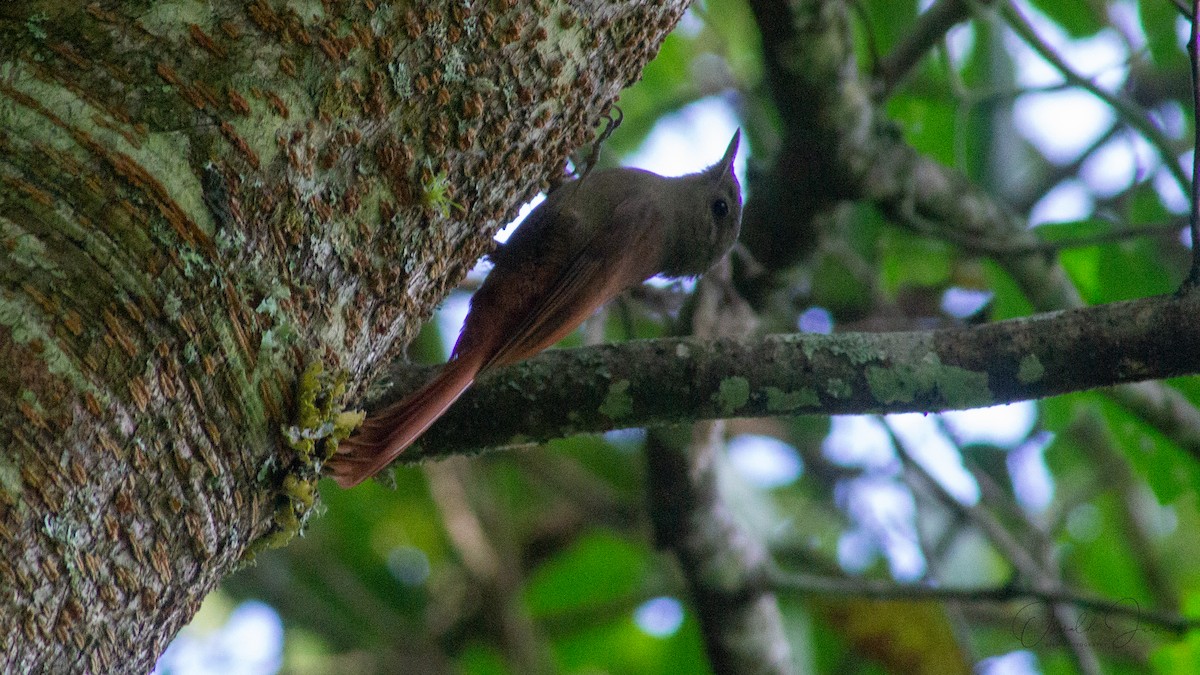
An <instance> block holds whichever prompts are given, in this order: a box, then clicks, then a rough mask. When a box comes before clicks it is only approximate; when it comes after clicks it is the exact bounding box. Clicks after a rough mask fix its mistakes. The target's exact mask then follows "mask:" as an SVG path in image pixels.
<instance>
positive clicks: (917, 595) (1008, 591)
mask: <svg viewBox="0 0 1200 675" xmlns="http://www.w3.org/2000/svg"><path fill="white" fill-rule="evenodd" d="M768 579H769V581H770V584H771V586H772V587H773V588H775V589H776V590H778V591H792V592H799V593H812V594H817V595H837V596H852V597H858V598H865V599H868V600H914V601H918V600H935V601H938V602H948V601H959V602H967V603H1003V602H1013V601H1018V600H1030V601H1036V602H1041V603H1046V604H1066V605H1073V606H1074V607H1077V608H1079V609H1081V610H1088V611H1092V612H1098V613H1102V614H1111V615H1114V616H1124V617H1128V618H1131V619H1134V620H1135V621H1139V622H1145V623H1146V624H1150V625H1154V626H1158V627H1161V628H1163V629H1164V630H1168V631H1170V632H1172V633H1174V634H1176V635H1181V634H1183V633H1186V632H1188V631H1193V630H1200V618H1192V617H1186V616H1181V615H1179V614H1176V613H1174V612H1164V611H1158V610H1152V609H1145V608H1143V607H1141V606H1140V605H1139V604H1138V602H1137V601H1136V600H1134V599H1132V598H1124V599H1121V600H1113V599H1110V598H1098V597H1094V596H1089V595H1083V594H1081V593H1077V592H1075V591H1072V590H1071V589H1068V588H1064V587H1058V588H1030V587H1027V586H1017V585H1014V584H1005V585H1003V586H979V587H975V588H962V587H950V586H945V587H938V586H916V585H907V586H906V585H902V584H894V583H890V582H884V581H874V580H870V579H845V578H837V577H822V576H815V575H810V574H802V573H794V572H785V571H781V570H773V571H772V572H771V574H770V575H769V577H768Z"/></svg>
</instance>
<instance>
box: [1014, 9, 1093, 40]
mask: <svg viewBox="0 0 1200 675" xmlns="http://www.w3.org/2000/svg"><path fill="white" fill-rule="evenodd" d="M1031 4H1032V5H1033V6H1034V7H1036V8H1037V10H1038V11H1039V12H1041V13H1042V14H1044V15H1046V18H1048V19H1050V20H1051V21H1053V22H1054V23H1056V24H1058V25H1059V27H1060V28H1062V29H1063V30H1065V31H1067V34H1068V35H1070V36H1071V37H1073V38H1081V37H1090V36H1092V35H1095V34H1096V33H1099V32H1100V29H1101V28H1104V26H1105V25H1106V24H1107V22H1106V20H1105V18H1104V17H1103V16H1101V15H1100V13H1099V10H1098V9H1097V8H1096V6H1095V5H1093V4H1092V3H1090V2H1063V0H1033V1H1032V3H1031Z"/></svg>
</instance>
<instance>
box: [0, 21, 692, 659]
mask: <svg viewBox="0 0 1200 675" xmlns="http://www.w3.org/2000/svg"><path fill="white" fill-rule="evenodd" d="M60 4H61V8H58V6H59V5H60ZM685 4H686V3H684V2H682V1H673V2H669V3H661V2H648V1H643V2H636V3H628V2H624V1H617V0H614V1H612V2H607V1H604V0H593V1H589V2H566V1H563V2H555V1H551V0H533V1H529V0H521V1H517V0H498V1H497V2H471V3H465V4H464V3H462V2H445V3H443V2H432V3H429V2H416V3H412V4H411V5H409V6H407V7H406V6H403V5H401V4H400V3H383V2H374V1H372V0H363V2H361V3H346V2H336V1H334V0H327V1H325V2H323V3H319V4H318V3H306V4H301V3H290V4H285V3H282V2H278V1H275V0H254V1H253V2H249V3H238V2H231V1H227V0H212V1H211V2H208V3H202V4H201V5H196V4H195V3H180V4H174V3H137V2H123V3H116V2H96V3H92V4H90V5H88V6H87V7H85V8H80V7H78V6H77V4H76V3H56V2H9V3H5V5H4V6H3V7H0V590H2V594H0V616H2V617H3V619H0V630H2V631H3V634H4V635H5V636H7V637H6V642H5V645H4V649H3V650H2V653H3V655H4V657H3V659H2V661H3V664H4V668H3V670H4V671H5V672H10V671H15V672H27V671H30V670H43V671H44V670H50V671H55V672H60V671H64V670H85V669H86V670H90V671H93V672H115V671H125V670H129V671H143V672H144V671H146V670H148V669H149V668H150V667H151V666H152V665H153V663H154V661H155V659H156V657H157V656H158V654H159V653H160V652H161V651H162V649H163V648H164V647H165V645H166V644H167V642H168V640H170V638H171V637H172V636H173V635H174V634H175V632H176V631H177V630H178V628H179V627H180V626H181V625H183V623H185V622H186V621H187V620H188V619H189V618H190V617H191V616H192V614H193V612H194V611H195V609H196V607H197V606H198V604H199V602H200V600H201V599H203V597H204V596H205V594H206V593H208V591H210V590H211V589H212V588H213V587H214V586H215V585H216V584H217V582H218V581H219V580H220V579H221V578H222V577H224V576H225V575H227V574H229V573H230V572H231V571H233V570H234V569H236V568H237V567H238V566H239V565H241V564H244V563H245V562H246V561H247V560H248V559H250V558H252V556H253V554H254V552H255V551H256V550H260V549H261V548H262V547H264V546H272V545H279V544H281V543H283V542H286V541H287V540H288V539H289V538H290V537H291V536H292V535H293V534H294V533H295V532H297V531H298V530H299V529H300V528H302V527H303V525H304V523H305V521H306V519H307V518H308V517H309V514H310V513H311V511H312V506H313V502H314V498H315V482H316V480H317V477H318V474H319V471H320V467H321V462H322V460H323V459H324V458H325V457H327V456H328V454H329V453H330V452H331V451H332V449H333V447H334V445H335V444H336V439H337V437H338V436H339V435H341V434H344V433H346V425H345V424H344V423H343V420H344V418H342V417H340V416H339V414H340V412H341V410H342V407H343V405H344V404H345V402H347V401H349V402H354V401H355V400H356V398H357V395H358V394H359V393H361V391H362V390H363V387H364V386H365V384H366V383H368V382H369V381H370V380H371V378H372V376H373V375H374V374H375V373H376V372H377V371H378V370H379V368H380V367H381V366H382V365H384V364H385V363H386V361H387V360H388V359H389V358H390V357H392V356H394V355H395V354H396V353H397V351H398V348H399V347H400V345H402V344H403V343H405V342H406V341H407V340H408V339H410V338H411V337H412V336H413V335H414V334H415V331H416V330H417V328H418V326H419V325H420V321H421V320H422V319H423V318H424V317H425V316H426V315H427V314H428V313H429V311H430V310H431V308H432V307H433V306H434V304H435V303H436V302H438V301H439V300H440V299H441V298H442V297H443V296H444V295H445V294H446V292H447V291H448V290H449V289H450V288H452V287H453V286H454V285H455V283H456V282H457V281H458V280H459V279H460V278H461V277H462V276H463V274H464V273H465V272H466V271H467V270H468V269H470V267H471V266H472V265H473V263H474V262H475V260H476V259H477V258H478V257H479V255H481V254H482V253H484V252H486V251H487V250H488V248H489V246H490V241H491V236H492V235H493V234H494V232H495V231H496V230H497V229H498V228H499V227H500V226H501V225H502V224H503V223H505V222H506V221H508V220H509V219H510V218H511V217H512V216H513V214H514V213H515V210H516V207H517V206H519V205H520V203H521V202H522V201H524V200H526V199H528V198H529V197H531V196H532V195H533V194H535V193H536V192H537V191H538V190H539V189H542V188H543V187H544V186H545V185H546V184H547V180H548V179H550V178H552V177H553V176H555V175H556V174H558V173H560V172H561V170H562V166H563V163H564V161H565V159H566V157H567V155H568V153H569V152H571V151H573V150H575V149H576V148H578V147H579V146H581V145H582V144H584V143H585V142H587V141H588V140H589V139H590V138H591V133H592V126H593V124H594V123H596V122H597V120H598V119H599V117H600V115H601V114H602V113H603V112H604V111H605V110H606V109H607V108H608V107H609V105H610V104H611V103H612V102H613V101H614V100H615V98H616V96H617V94H618V92H619V91H620V90H621V89H622V88H623V87H624V86H625V85H626V84H628V83H629V82H630V81H631V80H633V79H635V78H637V77H638V74H639V73H640V71H641V68H642V66H643V65H644V64H645V63H646V61H647V60H649V59H650V58H651V57H652V56H653V55H654V53H655V51H656V50H657V46H658V45H659V44H660V42H661V40H662V39H663V37H665V35H666V33H667V31H669V30H670V29H671V27H672V26H673V25H674V24H675V22H676V21H677V20H678V18H679V16H680V14H681V13H682V11H683V7H684V5H685ZM51 7H54V9H51Z"/></svg>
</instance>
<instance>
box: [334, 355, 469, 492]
mask: <svg viewBox="0 0 1200 675" xmlns="http://www.w3.org/2000/svg"><path fill="white" fill-rule="evenodd" d="M481 365H482V363H481V359H480V358H479V357H476V356H473V355H467V356H465V357H464V358H457V359H453V360H451V361H448V362H447V363H446V365H445V366H443V367H442V372H440V373H438V375H437V377H435V378H433V380H431V381H430V382H429V384H426V385H425V386H424V387H421V388H420V389H418V390H417V391H415V392H413V393H412V394H409V395H408V396H407V397H405V398H404V399H402V400H400V401H397V402H396V403H393V404H392V405H390V406H388V407H386V408H384V409H383V410H380V411H379V412H377V413H375V414H373V415H371V416H370V417H368V418H367V419H366V420H365V421H364V422H363V424H362V426H361V427H359V428H358V429H357V430H356V431H355V432H354V435H353V436H351V437H350V438H347V439H346V440H344V441H342V442H341V445H339V446H338V449H337V453H336V454H334V456H333V458H331V459H330V460H329V469H330V473H331V475H332V477H333V479H334V480H335V481H337V484H338V485H340V486H342V487H343V488H349V487H354V486H355V485H358V484H359V483H361V482H363V481H364V480H366V479H367V478H369V477H371V476H373V475H375V474H376V473H378V472H379V471H381V470H382V469H383V468H384V467H386V466H387V465H388V464H390V463H391V462H392V460H394V459H396V457H397V456H398V455H399V454H400V453H402V452H404V449H405V448H407V447H408V446H410V445H412V443H413V441H415V440H417V438H418V437H419V436H420V435H421V434H423V433H425V430H426V429H428V428H429V426H430V425H431V424H433V423H434V422H435V421H437V419H438V418H439V417H441V416H442V414H443V413H445V412H446V409H447V408H449V407H450V406H451V404H453V403H454V402H455V401H457V400H458V397H459V396H461V395H462V393H463V392H464V391H466V389H467V387H470V386H471V383H472V382H474V381H475V375H476V374H477V373H478V372H479V368H480V366H481Z"/></svg>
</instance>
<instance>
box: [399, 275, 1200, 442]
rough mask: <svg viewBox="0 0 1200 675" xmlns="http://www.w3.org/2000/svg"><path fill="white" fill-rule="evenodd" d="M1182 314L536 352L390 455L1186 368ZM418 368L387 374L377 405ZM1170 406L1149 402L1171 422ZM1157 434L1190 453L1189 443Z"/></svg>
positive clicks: (1187, 303) (1064, 385)
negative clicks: (392, 380)
mask: <svg viewBox="0 0 1200 675" xmlns="http://www.w3.org/2000/svg"><path fill="white" fill-rule="evenodd" d="M1196 316H1200V297H1196V294H1192V295H1189V296H1184V297H1155V298H1144V299H1140V300H1133V301H1128V302H1121V303H1113V304H1110V305H1101V306H1097V307H1088V308H1082V309H1076V310H1069V311H1065V312H1057V313H1051V314H1044V315H1038V316H1034V317H1026V318H1020V319H1012V320H1008V321H1001V322H997V323H994V324H987V325H983V326H978V327H973V328H956V329H945V330H938V331H912V332H898V333H880V334H869V333H842V334H835V335H775V336H769V337H765V338H762V339H760V340H757V341H754V342H743V341H737V340H716V341H708V342H706V341H701V340H696V339H686V338H683V339H670V340H640V341H632V342H627V343H623V344H619V345H604V346H600V347H588V348H580V349H563V350H550V351H548V352H545V353H543V354H541V355H539V356H537V357H536V358H533V359H531V360H529V361H526V362H524V363H520V364H517V365H514V366H510V367H507V368H503V369H499V370H496V371H494V372H492V373H489V374H487V375H485V376H483V377H482V378H480V381H479V382H478V384H477V385H476V386H475V387H474V388H472V389H471V390H469V391H468V392H467V393H466V394H465V395H464V396H463V397H462V399H460V400H459V402H458V403H456V404H455V405H454V406H453V407H452V408H451V409H450V411H449V412H448V413H447V414H446V416H445V417H443V418H442V420H440V421H439V422H437V423H436V424H435V425H434V426H433V427H432V428H431V429H430V430H429V432H428V433H427V434H426V435H425V436H424V437H423V438H422V439H421V441H420V442H419V443H418V445H417V446H414V448H413V449H412V450H410V451H409V452H408V453H407V454H406V455H404V457H405V458H406V459H407V460H409V461H413V460H420V459H427V458H434V457H441V456H447V455H453V454H460V453H463V452H466V451H471V450H477V449H481V448H496V447H505V446H512V445H516V444H521V443H531V442H537V441H544V440H548V439H551V438H558V437H562V436H569V435H572V434H577V433H589V432H591V433H594V432H603V431H609V430H612V429H621V428H629V427H642V426H656V425H664V424H674V423H680V422H685V421H689V420H699V419H718V418H728V417H768V416H782V415H798V414H855V413H891V412H913V411H918V412H933V411H940V410H949V409H964V408H973V407H980V406H987V405H994V404H999V403H1007V402H1010V401H1016V400H1023V399H1034V398H1041V397H1045V396H1052V395H1056V394H1063V393H1067V392H1073V391H1082V390H1086V389H1093V388H1096V387H1105V386H1111V385H1116V384H1122V383H1128V382H1138V381H1142V380H1150V379H1161V378H1166V377H1175V376H1179V375H1187V374H1193V373H1200V322H1197V321H1195V319H1194V318H1195V317H1196ZM430 372H431V369H428V368H420V369H411V370H405V371H400V372H399V373H397V376H396V379H397V386H395V387H392V388H391V390H390V391H389V394H388V396H386V397H384V398H383V399H381V400H380V401H378V402H377V404H378V405H384V404H387V403H388V402H390V401H392V400H395V399H396V398H397V397H399V396H400V395H403V393H404V392H405V391H411V390H412V389H414V388H415V387H416V386H417V385H418V384H419V383H420V382H421V381H424V380H425V379H427V378H428V377H429V375H430ZM1158 389H1161V390H1163V391H1171V390H1170V389H1169V388H1168V387H1165V386H1163V385H1160V386H1159V387H1158ZM1119 391H1120V392H1122V393H1119V394H1118V395H1119V396H1122V397H1124V396H1125V394H1124V393H1123V392H1124V391H1125V390H1119ZM1130 396H1134V399H1133V400H1141V398H1140V397H1137V396H1136V395H1134V394H1130ZM1180 403H1186V401H1184V400H1183V399H1182V397H1179V396H1172V397H1170V399H1169V400H1167V399H1164V400H1162V402H1161V403H1160V404H1159V405H1157V406H1156V407H1155V409H1156V410H1158V411H1159V412H1160V413H1161V414H1162V415H1166V416H1168V417H1175V416H1177V415H1175V414H1174V413H1172V412H1171V411H1172V410H1174V409H1175V408H1177V407H1178V406H1179V404H1180ZM1172 437H1173V438H1174V439H1175V440H1176V441H1178V442H1181V443H1183V444H1184V447H1185V449H1186V450H1187V451H1188V452H1189V453H1191V454H1192V455H1193V456H1196V457H1200V437H1198V435H1197V434H1195V433H1182V434H1177V435H1173V436H1172Z"/></svg>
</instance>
